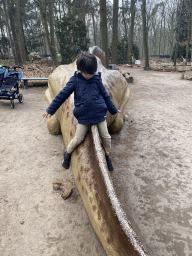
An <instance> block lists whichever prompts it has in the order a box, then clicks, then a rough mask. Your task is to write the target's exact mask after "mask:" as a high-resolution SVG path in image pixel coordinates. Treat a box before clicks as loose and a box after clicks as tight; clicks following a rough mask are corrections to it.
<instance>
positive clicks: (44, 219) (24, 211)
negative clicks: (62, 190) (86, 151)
mask: <svg viewBox="0 0 192 256" xmlns="http://www.w3.org/2000/svg"><path fill="white" fill-rule="evenodd" d="M21 93H23V95H24V103H22V104H20V103H19V102H18V100H15V109H11V106H10V102H9V101H0V131H1V133H0V139H1V140H0V209H1V210H0V227H1V229H0V255H1V256H40V255H44V256H71V255H73V256H76V255H78V256H80V255H83V256H84V255H87V256H88V255H89V256H90V255H93V256H98V255H101V256H102V255H104V256H105V255H106V254H105V252H104V250H103V248H102V246H101V244H100V242H99V241H98V239H97V237H96V236H95V233H94V231H93V229H92V226H91V224H90V222H89V219H88V216H87V213H86V212H85V208H84V205H83V203H82V200H81V197H80V195H79V193H78V191H77V189H76V188H75V185H74V191H73V196H72V197H70V198H69V199H68V200H63V199H62V198H61V197H60V195H59V194H58V193H57V192H55V191H54V190H53V188H52V183H53V182H54V181H55V180H56V179H59V178H61V179H65V180H70V181H72V182H73V178H72V177H71V173H70V170H64V169H63V168H62V166H61V161H62V154H63V151H64V144H63V140H62V136H61V135H59V136H53V135H51V134H50V133H49V132H48V130H47V127H46V120H45V119H43V118H42V114H43V113H44V110H45V109H46V108H47V106H48V103H47V101H46V99H45V96H44V93H45V88H30V89H29V90H28V91H27V90H21Z"/></svg>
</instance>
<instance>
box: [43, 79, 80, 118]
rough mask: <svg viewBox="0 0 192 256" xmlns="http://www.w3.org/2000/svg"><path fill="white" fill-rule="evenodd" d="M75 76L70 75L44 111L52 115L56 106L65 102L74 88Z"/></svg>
mask: <svg viewBox="0 0 192 256" xmlns="http://www.w3.org/2000/svg"><path fill="white" fill-rule="evenodd" d="M75 82H76V78H75V77H74V76H72V77H71V78H70V80H69V82H68V83H67V84H66V86H65V87H64V88H63V89H62V90H61V91H60V92H59V93H58V94H57V96H56V97H55V99H54V100H53V101H52V102H51V104H50V105H49V107H48V108H47V110H46V112H47V113H48V114H50V115H54V114H55V112H56V111H57V110H58V108H59V107H60V106H61V105H62V104H63V103H64V102H65V100H66V99H67V98H68V97H69V96H70V95H71V94H72V92H73V91H74V88H75Z"/></svg>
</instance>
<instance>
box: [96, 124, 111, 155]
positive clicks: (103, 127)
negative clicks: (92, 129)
mask: <svg viewBox="0 0 192 256" xmlns="http://www.w3.org/2000/svg"><path fill="white" fill-rule="evenodd" d="M97 127H98V130H99V136H100V137H101V140H102V143H103V147H104V149H105V153H106V155H107V156H108V155H109V153H110V151H111V136H110V134H109V132H108V128H107V122H106V121H103V122H100V123H98V124H97Z"/></svg>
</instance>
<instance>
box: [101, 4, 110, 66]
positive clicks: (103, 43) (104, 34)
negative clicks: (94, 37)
mask: <svg viewBox="0 0 192 256" xmlns="http://www.w3.org/2000/svg"><path fill="white" fill-rule="evenodd" d="M100 18H101V21H100V30H101V48H102V50H103V51H104V52H105V58H106V65H105V66H106V67H107V68H108V66H109V61H108V34H107V15H106V0H100Z"/></svg>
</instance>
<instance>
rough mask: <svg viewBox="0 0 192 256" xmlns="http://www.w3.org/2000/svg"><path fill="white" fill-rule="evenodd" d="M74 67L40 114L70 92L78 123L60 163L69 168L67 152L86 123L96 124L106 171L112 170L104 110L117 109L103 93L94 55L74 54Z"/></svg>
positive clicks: (49, 111) (50, 110)
mask: <svg viewBox="0 0 192 256" xmlns="http://www.w3.org/2000/svg"><path fill="white" fill-rule="evenodd" d="M76 64H77V70H78V71H79V72H75V73H74V75H73V76H72V77H71V78H70V80H69V82H68V83H67V84H66V86H65V87H64V88H63V89H62V90H61V91H60V92H59V93H58V95H57V96H56V97H55V99H54V100H53V101H52V103H51V104H50V106H49V107H48V108H47V110H46V113H45V114H43V117H49V116H52V115H53V114H54V113H55V112H56V111H57V109H58V108H59V107H60V106H61V105H62V104H63V103H64V102H65V100H66V99H67V98H68V97H69V96H70V95H71V94H72V93H73V92H74V103H75V108H74V110H73V114H74V116H75V117H76V119H77V121H78V124H77V128H76V133H75V137H74V138H73V139H72V140H71V142H70V143H69V145H68V147H67V151H66V152H65V153H64V160H63V163H62V165H63V167H64V168H65V169H68V168H69V163H70V159H71V154H72V152H73V150H74V149H75V147H77V145H79V144H80V143H81V142H82V141H83V140H84V138H85V135H86V133H87V131H88V128H89V125H93V124H97V126H98V130H99V134H100V137H101V139H102V143H103V147H104V149H105V154H106V161H107V166H108V169H109V171H113V165H112V163H111V160H110V158H109V153H110V150H111V136H110V135H109V132H108V129H107V122H106V114H107V110H108V111H109V112H110V113H111V114H112V115H115V114H116V113H120V110H118V109H117V108H116V107H115V105H114V104H113V102H112V101H111V99H110V96H109V95H108V94H107V91H106V90H105V87H104V86H103V83H102V80H101V73H98V74H96V71H97V59H96V57H95V56H94V55H93V54H91V53H88V52H83V53H80V54H79V56H78V57H77V61H76Z"/></svg>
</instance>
